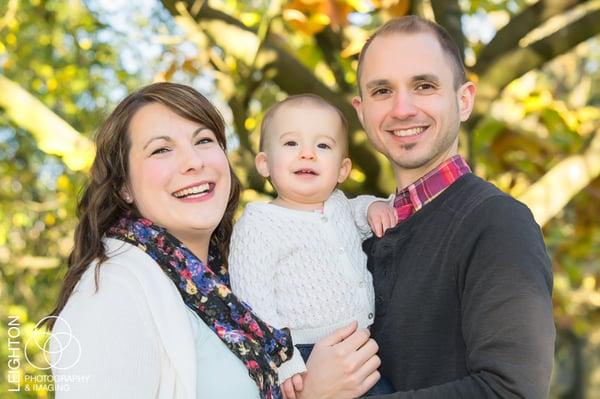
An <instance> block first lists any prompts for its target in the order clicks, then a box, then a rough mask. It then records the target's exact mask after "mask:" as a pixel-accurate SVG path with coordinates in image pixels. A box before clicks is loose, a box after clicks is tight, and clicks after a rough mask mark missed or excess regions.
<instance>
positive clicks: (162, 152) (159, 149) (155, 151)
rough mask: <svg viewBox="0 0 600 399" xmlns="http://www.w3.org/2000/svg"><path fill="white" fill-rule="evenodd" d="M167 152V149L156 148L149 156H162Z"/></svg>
mask: <svg viewBox="0 0 600 399" xmlns="http://www.w3.org/2000/svg"><path fill="white" fill-rule="evenodd" d="M169 151H170V150H169V149H168V148H167V147H160V148H157V149H156V150H154V151H152V154H150V155H156V154H164V153H166V152H169Z"/></svg>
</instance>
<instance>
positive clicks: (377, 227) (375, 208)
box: [367, 201, 398, 237]
mask: <svg viewBox="0 0 600 399" xmlns="http://www.w3.org/2000/svg"><path fill="white" fill-rule="evenodd" d="M367 220H368V221H369V225H370V226H371V230H373V233H374V234H375V235H376V236H377V237H382V236H383V234H384V233H385V231H386V230H387V229H389V228H390V227H394V226H395V225H397V224H398V215H397V214H396V209H395V208H394V207H393V206H390V205H388V203H387V202H385V201H375V202H373V203H372V204H371V205H369V208H368V209H367Z"/></svg>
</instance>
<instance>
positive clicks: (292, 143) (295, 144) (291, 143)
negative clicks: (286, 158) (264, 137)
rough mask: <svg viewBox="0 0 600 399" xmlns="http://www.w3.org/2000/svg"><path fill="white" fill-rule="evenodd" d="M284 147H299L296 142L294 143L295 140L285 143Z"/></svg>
mask: <svg viewBox="0 0 600 399" xmlns="http://www.w3.org/2000/svg"><path fill="white" fill-rule="evenodd" d="M283 145H284V146H288V147H295V146H297V145H298V143H296V142H295V141H293V140H290V141H286V142H285V143H283Z"/></svg>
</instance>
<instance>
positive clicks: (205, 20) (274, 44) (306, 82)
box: [162, 0, 382, 194]
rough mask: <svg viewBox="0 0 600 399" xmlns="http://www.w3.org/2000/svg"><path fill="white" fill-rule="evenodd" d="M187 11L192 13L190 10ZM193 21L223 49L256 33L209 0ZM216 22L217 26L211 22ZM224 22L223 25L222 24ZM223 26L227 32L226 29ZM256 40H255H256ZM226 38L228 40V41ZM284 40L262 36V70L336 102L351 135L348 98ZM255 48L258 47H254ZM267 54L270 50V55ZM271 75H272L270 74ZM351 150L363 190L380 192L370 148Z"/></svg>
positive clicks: (291, 90) (283, 85)
mask: <svg viewBox="0 0 600 399" xmlns="http://www.w3.org/2000/svg"><path fill="white" fill-rule="evenodd" d="M162 2H163V4H164V5H165V8H167V9H168V10H169V11H170V12H171V13H172V14H173V15H174V16H176V17H177V16H179V15H180V12H179V10H178V9H177V3H183V4H186V7H187V9H188V10H189V9H190V8H191V7H192V5H193V3H194V1H192V0H187V1H184V2H180V1H176V0H162ZM190 14H192V13H191V12H190ZM193 18H194V19H195V21H196V22H197V23H198V24H199V26H200V28H201V29H203V30H205V31H208V32H209V33H210V34H211V36H212V37H213V38H214V39H215V40H217V44H218V45H219V46H221V47H222V48H223V49H224V50H225V51H226V52H230V53H232V51H233V47H234V46H237V47H239V41H240V40H243V37H247V36H248V35H249V34H250V35H255V34H256V32H255V30H254V29H252V28H249V27H247V26H246V25H244V24H242V23H241V22H240V21H238V20H237V19H235V18H233V17H231V16H229V15H227V14H225V13H223V12H221V11H219V10H215V9H213V8H211V7H209V6H208V2H205V3H204V4H203V6H202V8H201V9H200V11H199V12H198V13H197V14H196V15H193ZM217 21H218V22H219V24H218V25H214V24H213V25H211V22H217ZM223 23H225V24H226V25H224V24H223ZM225 27H226V28H227V29H229V30H231V31H230V32H225V30H226V29H225ZM257 40H258V39H257ZM227 41H229V42H227ZM283 42H284V41H283V40H282V39H281V38H279V37H278V36H276V35H275V34H273V33H272V32H271V33H269V35H268V36H267V37H266V38H265V41H264V44H263V47H262V49H261V51H262V52H263V53H264V54H265V58H268V59H269V60H270V62H269V64H266V65H264V67H263V70H264V71H265V73H268V74H269V77H270V79H271V80H272V81H273V82H274V83H275V84H276V85H277V86H278V87H279V88H280V89H281V90H283V91H285V92H286V93H288V94H300V93H306V92H310V93H314V94H317V95H319V96H321V97H323V98H325V99H326V100H327V101H329V102H331V103H332V104H334V105H336V106H337V107H338V108H340V110H341V111H342V113H343V114H344V116H345V117H346V118H347V120H348V125H349V131H350V133H351V134H353V133H354V132H355V131H357V130H359V129H362V127H361V125H360V123H359V121H358V118H357V117H356V113H355V112H354V108H352V105H351V104H350V103H349V102H348V100H347V99H346V98H345V97H344V96H343V95H340V94H339V93H337V92H334V91H333V90H331V89H330V88H329V87H327V86H326V85H325V84H324V83H323V82H321V81H320V80H319V79H317V78H316V77H315V75H314V74H313V73H312V71H310V70H309V69H308V68H307V67H305V66H304V65H303V64H302V63H301V62H300V61H298V60H297V59H296V57H294V56H293V55H292V54H290V53H289V52H288V51H287V50H286V49H285V47H284V44H283ZM257 48H258V47H257ZM236 51H238V52H244V51H246V52H247V51H248V49H247V48H243V49H240V50H236ZM269 53H273V54H272V56H269V55H268V54H269ZM271 76H272V77H271ZM350 143H351V144H350V153H351V154H355V153H359V154H360V155H359V156H358V157H356V158H355V164H356V165H358V166H359V167H360V169H361V170H362V171H363V172H364V173H365V175H366V176H367V179H366V182H367V183H366V190H369V191H371V192H373V193H377V194H382V190H381V189H380V188H379V187H378V186H377V176H378V175H379V172H380V169H381V166H380V164H379V161H378V160H377V158H376V157H375V155H374V154H373V152H372V150H371V149H370V148H369V149H368V150H365V149H364V148H360V149H359V148H357V147H356V146H354V145H353V144H352V140H351V141H350Z"/></svg>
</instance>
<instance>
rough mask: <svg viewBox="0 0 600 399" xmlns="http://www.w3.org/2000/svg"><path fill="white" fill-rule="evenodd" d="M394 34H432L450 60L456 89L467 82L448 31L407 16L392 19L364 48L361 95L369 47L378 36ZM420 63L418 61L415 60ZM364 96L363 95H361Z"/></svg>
mask: <svg viewBox="0 0 600 399" xmlns="http://www.w3.org/2000/svg"><path fill="white" fill-rule="evenodd" d="M393 33H405V34H415V33H431V34H433V36H434V37H435V38H436V39H437V41H438V43H439V44H440V46H441V47H442V51H444V53H446V55H447V56H448V57H449V58H450V61H451V64H452V69H453V72H454V73H453V75H454V88H455V89H458V88H459V87H460V86H461V85H462V84H463V83H465V82H466V81H467V75H466V73H465V67H464V63H463V58H462V55H461V53H460V50H459V48H458V46H457V45H456V43H455V42H454V40H453V39H452V37H451V36H450V34H449V33H448V31H447V30H446V29H444V28H443V27H442V26H441V25H438V24H436V23H435V22H432V21H429V20H427V19H425V18H421V17H419V16H416V15H407V16H404V17H400V18H395V19H392V20H390V21H388V22H386V23H385V25H383V26H382V27H380V28H379V29H377V30H376V31H375V33H373V34H372V35H371V36H370V37H369V39H367V42H366V43H365V45H364V46H363V48H362V50H361V52H360V55H359V57H358V68H357V72H356V78H357V81H358V92H359V94H361V88H360V79H361V76H360V75H361V66H362V64H363V62H364V59H365V55H366V53H367V50H368V49H369V46H370V45H371V43H373V41H374V40H375V38H377V36H385V35H390V34H393ZM415 62H418V60H415ZM361 95H362V94H361Z"/></svg>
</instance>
